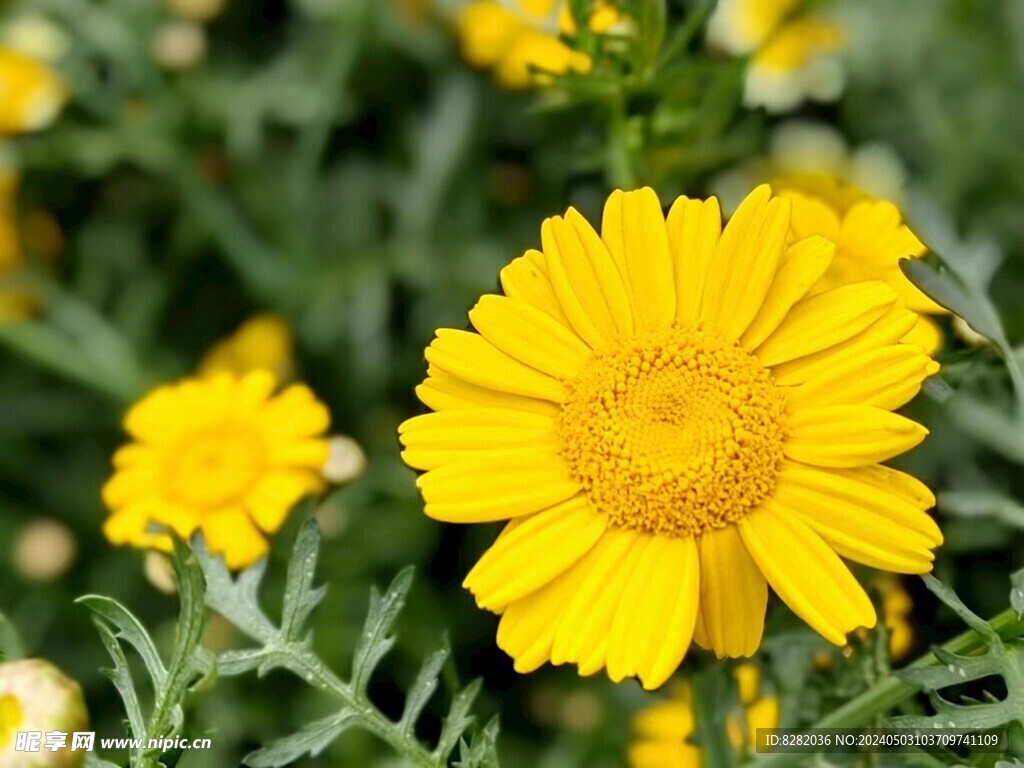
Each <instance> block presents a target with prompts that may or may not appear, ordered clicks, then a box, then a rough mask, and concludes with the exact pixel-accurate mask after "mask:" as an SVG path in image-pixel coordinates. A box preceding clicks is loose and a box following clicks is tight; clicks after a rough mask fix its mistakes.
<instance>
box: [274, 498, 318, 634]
mask: <svg viewBox="0 0 1024 768" xmlns="http://www.w3.org/2000/svg"><path fill="white" fill-rule="evenodd" d="M319 549H320V529H319V528H318V527H317V524H316V518H314V517H309V518H307V519H306V521H305V522H304V523H303V524H302V527H301V528H300V529H299V535H298V536H297V537H296V539H295V547H294V549H293V550H292V557H291V560H289V561H288V579H287V582H286V583H285V590H284V611H283V618H282V620H281V633H282V634H283V635H284V637H285V638H286V639H287V640H298V639H299V635H300V633H301V632H302V628H303V627H304V626H305V624H306V622H307V621H308V620H309V617H310V615H311V614H312V613H313V611H314V610H315V609H316V607H317V606H318V605H319V604H320V601H321V600H323V599H324V595H325V594H326V592H327V587H317V588H315V589H314V588H313V576H314V574H315V572H316V559H317V552H318V551H319Z"/></svg>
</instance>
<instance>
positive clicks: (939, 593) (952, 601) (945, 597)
mask: <svg viewBox="0 0 1024 768" xmlns="http://www.w3.org/2000/svg"><path fill="white" fill-rule="evenodd" d="M921 579H922V580H923V581H924V583H925V586H926V587H928V590H929V591H930V592H931V593H932V594H933V595H935V596H936V597H937V598H939V600H941V601H942V602H943V603H945V604H946V605H947V606H948V607H950V608H952V609H953V611H954V612H955V613H956V615H957V616H959V617H960V619H961V621H963V622H964V624H966V625H967V626H968V627H970V628H971V629H973V630H974V631H975V632H977V633H978V634H979V635H981V636H982V637H983V638H985V639H986V640H987V641H988V642H989V643H991V644H993V645H1001V644H1002V640H1000V639H999V635H997V634H996V631H995V630H994V629H992V627H991V625H990V624H989V623H988V622H987V621H985V620H984V619H983V618H981V617H980V616H978V615H977V614H976V613H974V612H973V611H972V610H971V609H970V608H968V607H967V606H966V605H964V603H963V601H962V600H961V599H960V598H959V597H958V596H957V594H956V592H954V591H953V589H952V588H951V587H948V586H946V585H945V584H943V583H942V582H941V581H939V580H938V579H936V578H935V577H934V576H932V575H931V574H926V575H924V576H922V577H921Z"/></svg>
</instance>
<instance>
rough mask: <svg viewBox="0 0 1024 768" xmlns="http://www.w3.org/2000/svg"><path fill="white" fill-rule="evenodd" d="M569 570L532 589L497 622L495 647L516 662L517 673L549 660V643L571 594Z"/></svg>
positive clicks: (530, 670) (552, 639)
mask: <svg viewBox="0 0 1024 768" xmlns="http://www.w3.org/2000/svg"><path fill="white" fill-rule="evenodd" d="M571 574H572V570H570V572H569V573H568V574H565V575H563V576H562V577H561V578H560V579H556V580H555V582H554V583H552V584H549V585H548V586H546V587H545V588H543V589H538V590H537V591H535V592H531V593H530V594H529V595H527V596H526V597H524V598H523V599H522V600H517V601H516V602H514V603H512V604H511V605H510V606H508V608H507V609H506V610H505V613H504V614H502V616H501V621H500V622H499V623H498V636H497V642H498V647H499V648H501V650H503V651H504V652H505V653H507V654H508V655H509V656H511V657H512V659H513V660H514V661H515V670H516V672H518V673H520V674H526V673H528V672H533V671H534V670H535V669H537V668H539V667H540V666H541V665H542V664H544V663H545V662H546V661H549V660H550V659H551V643H552V642H553V641H554V636H555V632H556V631H557V629H558V626H559V623H560V622H561V618H562V608H563V606H564V605H565V601H566V600H568V599H569V598H570V597H571V595H572V588H573V581H572V577H571Z"/></svg>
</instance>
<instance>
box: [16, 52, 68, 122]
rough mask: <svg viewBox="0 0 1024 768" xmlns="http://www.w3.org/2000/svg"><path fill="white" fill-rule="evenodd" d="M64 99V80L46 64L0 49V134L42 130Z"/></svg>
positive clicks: (66, 94) (58, 109)
mask: <svg viewBox="0 0 1024 768" xmlns="http://www.w3.org/2000/svg"><path fill="white" fill-rule="evenodd" d="M67 98H68V93H67V87H66V86H65V85H64V80H63V79H62V78H61V77H60V76H59V75H58V74H57V73H55V72H54V71H53V70H52V69H50V68H49V67H48V66H47V65H46V64H44V63H42V62H40V61H38V60H36V59H34V58H32V57H31V56H27V55H26V54H24V53H22V52H20V51H17V50H15V49H13V48H10V47H6V46H0V135H13V134H19V133H25V132H28V131H35V130H39V129H40V128H45V127H46V126H47V125H49V124H50V123H52V122H53V120H54V119H55V118H56V117H57V115H58V114H59V113H60V110H61V109H62V108H63V107H64V103H65V102H66V101H67Z"/></svg>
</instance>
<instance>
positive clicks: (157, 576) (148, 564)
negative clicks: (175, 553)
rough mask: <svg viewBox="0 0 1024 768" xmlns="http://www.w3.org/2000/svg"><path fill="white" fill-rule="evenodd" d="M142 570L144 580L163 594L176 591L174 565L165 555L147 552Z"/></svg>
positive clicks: (171, 593) (170, 593)
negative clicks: (144, 576)
mask: <svg viewBox="0 0 1024 768" xmlns="http://www.w3.org/2000/svg"><path fill="white" fill-rule="evenodd" d="M142 572H143V573H144V574H145V575H146V581H148V582H149V583H150V584H152V585H153V587H154V588H156V589H157V591H159V592H163V593H164V594H165V595H173V594H174V593H175V592H177V591H178V588H177V586H176V585H175V583H174V566H173V565H171V561H170V560H169V559H168V558H167V556H166V555H164V554H161V553H160V552H147V553H146V559H145V560H144V561H143V563H142Z"/></svg>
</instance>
